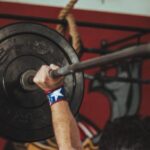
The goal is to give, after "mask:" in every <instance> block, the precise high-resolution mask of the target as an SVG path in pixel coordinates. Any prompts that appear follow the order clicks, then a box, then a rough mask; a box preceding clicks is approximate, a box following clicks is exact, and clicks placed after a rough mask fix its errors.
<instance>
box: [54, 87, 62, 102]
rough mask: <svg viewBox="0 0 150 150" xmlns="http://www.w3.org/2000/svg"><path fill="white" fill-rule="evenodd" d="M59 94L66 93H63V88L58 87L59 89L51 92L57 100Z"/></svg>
mask: <svg viewBox="0 0 150 150" xmlns="http://www.w3.org/2000/svg"><path fill="white" fill-rule="evenodd" d="M59 96H64V95H62V93H61V88H60V89H58V90H55V91H54V92H53V93H52V94H51V97H54V98H55V100H57V98H58V97H59Z"/></svg>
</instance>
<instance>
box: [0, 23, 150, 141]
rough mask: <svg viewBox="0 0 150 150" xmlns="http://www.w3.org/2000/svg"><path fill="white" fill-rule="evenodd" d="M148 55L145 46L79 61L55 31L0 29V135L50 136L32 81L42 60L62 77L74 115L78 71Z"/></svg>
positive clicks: (29, 26) (79, 91)
mask: <svg viewBox="0 0 150 150" xmlns="http://www.w3.org/2000/svg"><path fill="white" fill-rule="evenodd" d="M148 54H150V44H145V45H141V46H134V47H132V48H127V49H125V50H123V51H118V52H113V53H111V54H107V55H104V56H101V57H97V58H93V59H90V60H86V61H83V62H79V59H78V56H77V54H76V53H75V51H74V49H73V48H72V47H71V46H70V44H68V42H67V41H66V40H65V39H64V38H63V37H62V36H61V35H60V34H59V33H57V32H56V31H54V30H52V29H49V28H48V27H46V26H44V25H41V24H35V23H25V22H24V23H16V24H11V25H8V26H5V27H3V28H1V29H0V120H1V121H0V135H1V136H3V137H7V138H9V139H13V140H16V141H24V142H31V141H37V140H43V139H46V138H49V137H51V136H53V129H52V123H51V113H50V108H49V106H48V101H47V99H46V96H45V94H44V93H43V92H42V91H41V90H40V89H39V88H37V86H36V85H34V84H33V82H32V79H33V76H34V75H35V73H36V72H37V70H38V69H39V68H40V66H41V65H43V64H47V65H49V64H51V63H53V64H56V65H58V66H60V68H59V69H58V70H54V71H51V73H50V76H52V77H53V78H56V77H59V76H65V79H64V86H65V93H66V99H67V100H68V102H69V105H70V108H71V111H72V113H73V114H74V115H76V114H77V112H78V110H79V108H80V105H81V103H82V97H83V92H84V77H83V73H82V72H83V70H85V69H89V68H92V67H95V66H104V65H110V64H111V63H113V62H116V61H120V60H123V59H125V58H130V59H131V58H132V57H136V56H140V57H141V56H147V55H148Z"/></svg>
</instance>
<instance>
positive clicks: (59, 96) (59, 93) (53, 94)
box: [46, 86, 65, 106]
mask: <svg viewBox="0 0 150 150" xmlns="http://www.w3.org/2000/svg"><path fill="white" fill-rule="evenodd" d="M46 93H47V98H48V101H49V105H50V106H51V105H53V104H54V103H56V102H58V101H61V100H64V99H65V89H64V86H62V87H59V88H57V89H55V90H53V91H49V92H46Z"/></svg>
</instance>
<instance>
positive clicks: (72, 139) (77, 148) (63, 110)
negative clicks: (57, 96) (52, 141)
mask: <svg viewBox="0 0 150 150" xmlns="http://www.w3.org/2000/svg"><path fill="white" fill-rule="evenodd" d="M51 110H52V121H53V127H54V132H55V136H56V139H57V143H58V146H59V149H60V150H81V143H80V137H79V131H78V128H77V125H76V121H75V120H74V118H73V116H72V113H71V112H70V109H69V106H68V103H67V102H66V101H60V102H58V103H56V104H54V105H52V106H51Z"/></svg>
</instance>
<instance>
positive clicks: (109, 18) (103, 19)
mask: <svg viewBox="0 0 150 150" xmlns="http://www.w3.org/2000/svg"><path fill="white" fill-rule="evenodd" d="M59 11H60V8H53V7H43V6H32V5H21V4H11V3H2V2H1V3H0V13H10V14H18V15H29V16H38V17H47V18H57V16H58V14H59ZM73 14H74V16H75V18H76V20H80V21H88V22H99V23H108V24H117V25H124V26H125V25H126V26H135V27H143V28H150V17H143V16H133V15H121V14H112V13H104V12H95V11H82V10H74V11H73ZM11 22H14V20H8V19H7V20H4V19H1V20H0V23H1V24H0V25H1V26H2V25H5V24H8V23H11ZM48 26H50V27H52V28H55V26H54V25H52V24H48ZM79 32H80V34H81V38H82V41H83V43H84V46H85V47H88V48H93V47H95V48H99V47H100V41H101V40H102V39H107V41H108V42H112V41H114V40H117V39H120V38H123V37H126V36H128V35H132V34H134V32H123V31H117V30H104V29H94V28H86V27H79ZM134 41H135V40H132V42H134ZM141 41H143V42H149V41H150V35H146V36H144V37H143V38H142V40H141ZM135 42H136V41H135ZM120 46H123V45H120ZM114 48H116V47H114ZM95 56H96V55H95V54H84V55H83V57H82V59H88V58H91V57H95ZM149 68H150V62H148V61H147V62H146V63H144V67H143V75H142V76H143V78H147V79H148V78H149V77H150V69H149ZM96 70H97V69H91V70H89V71H88V73H92V74H93V73H94V72H95V71H96ZM88 84H89V81H86V82H85V85H86V86H85V96H84V100H83V104H82V106H81V109H80V112H81V113H82V114H84V115H86V116H88V118H90V119H91V120H92V121H93V122H94V123H95V124H96V125H98V126H99V127H103V126H104V124H105V122H106V120H107V119H108V118H109V113H110V109H109V102H108V100H107V97H106V96H105V95H103V94H99V93H97V92H93V93H88V89H87V87H88ZM142 87H143V88H142V92H143V94H142V102H141V106H140V111H139V112H140V114H142V115H150V109H149V106H150V100H149V97H150V95H149V90H150V85H143V86H142Z"/></svg>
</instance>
